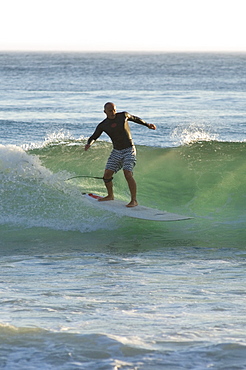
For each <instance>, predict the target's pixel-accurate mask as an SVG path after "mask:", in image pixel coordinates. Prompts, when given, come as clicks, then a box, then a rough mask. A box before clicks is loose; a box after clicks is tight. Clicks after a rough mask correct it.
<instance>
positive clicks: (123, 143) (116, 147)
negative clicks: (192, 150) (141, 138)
mask: <svg viewBox="0 0 246 370" xmlns="http://www.w3.org/2000/svg"><path fill="white" fill-rule="evenodd" d="M104 113H105V114H106V116H107V118H105V119H104V120H103V121H102V122H101V123H99V125H98V126H97V127H96V129H95V131H94V133H93V134H92V136H91V137H90V138H89V139H88V141H87V144H86V145H85V150H88V149H89V148H90V146H91V145H92V144H93V143H94V141H96V140H97V139H98V138H99V136H100V135H101V134H102V133H103V132H105V133H106V134H107V135H108V136H109V137H110V139H111V140H112V143H113V150H112V152H111V154H110V156H109V158H108V161H107V164H106V167H105V172H104V176H103V180H104V183H105V186H106V189H107V192H108V195H107V196H106V197H104V198H102V199H99V201H107V200H113V199H114V192H113V182H112V180H113V174H114V173H116V172H118V171H119V170H120V169H123V172H124V175H125V179H126V181H127V183H128V186H129V190H130V193H131V201H130V203H129V204H127V207H135V206H137V205H138V202H137V185H136V182H135V180H134V178H133V168H134V166H135V164H136V148H135V146H134V143H133V141H132V136H131V131H130V127H129V124H128V121H132V122H135V123H139V124H140V125H144V126H146V127H148V128H149V129H151V130H155V129H156V126H155V125H154V124H152V123H147V122H145V121H143V120H142V119H141V118H139V117H136V116H132V115H131V114H129V113H127V112H120V113H117V111H116V106H115V104H114V103H111V102H108V103H106V104H105V105H104Z"/></svg>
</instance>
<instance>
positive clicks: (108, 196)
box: [98, 195, 114, 202]
mask: <svg viewBox="0 0 246 370" xmlns="http://www.w3.org/2000/svg"><path fill="white" fill-rule="evenodd" d="M107 200H114V197H113V196H110V195H107V196H106V197H104V198H99V199H98V202H104V201H107Z"/></svg>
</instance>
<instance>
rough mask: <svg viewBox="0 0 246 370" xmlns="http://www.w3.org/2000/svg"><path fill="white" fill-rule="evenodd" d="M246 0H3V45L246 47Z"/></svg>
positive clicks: (98, 48)
mask: <svg viewBox="0 0 246 370" xmlns="http://www.w3.org/2000/svg"><path fill="white" fill-rule="evenodd" d="M245 5H246V2H245V0H148V1H147V0H145V1H144V0H120V1H118V0H114V1H113V0H2V1H1V21H0V35H1V37H0V51H1V50H2V51H5V50H49V51H52V50H54V51H62V50H66V51H246V21H245Z"/></svg>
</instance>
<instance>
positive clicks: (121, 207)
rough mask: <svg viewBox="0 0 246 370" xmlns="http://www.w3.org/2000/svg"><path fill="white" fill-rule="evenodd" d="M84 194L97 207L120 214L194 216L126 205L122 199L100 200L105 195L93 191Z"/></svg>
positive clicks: (155, 218)
mask: <svg viewBox="0 0 246 370" xmlns="http://www.w3.org/2000/svg"><path fill="white" fill-rule="evenodd" d="M83 196H85V197H86V199H88V200H89V201H90V202H91V203H92V204H93V205H95V206H96V207H97V208H100V209H101V210H105V211H109V212H113V213H116V214H117V215H119V216H127V217H133V218H140V219H142V220H151V221H181V220H189V219H191V218H192V217H187V216H181V215H177V214H175V213H169V212H166V211H160V210H159V209H155V208H150V207H145V206H140V205H138V206H136V207H126V203H125V202H123V201H121V200H108V201H103V202H99V201H98V199H100V198H103V197H101V196H100V195H97V194H93V193H89V194H87V193H84V194H83Z"/></svg>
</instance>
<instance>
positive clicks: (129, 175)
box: [124, 170, 138, 207]
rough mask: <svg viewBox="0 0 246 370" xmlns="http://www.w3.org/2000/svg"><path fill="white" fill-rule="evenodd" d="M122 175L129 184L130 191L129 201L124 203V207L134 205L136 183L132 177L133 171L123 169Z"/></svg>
mask: <svg viewBox="0 0 246 370" xmlns="http://www.w3.org/2000/svg"><path fill="white" fill-rule="evenodd" d="M124 175H125V178H126V181H127V183H128V186H129V190H130V193H131V201H130V203H128V204H127V205H126V207H136V206H137V205H138V202H137V184H136V181H135V180H134V178H133V173H132V172H131V171H128V170H124Z"/></svg>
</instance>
